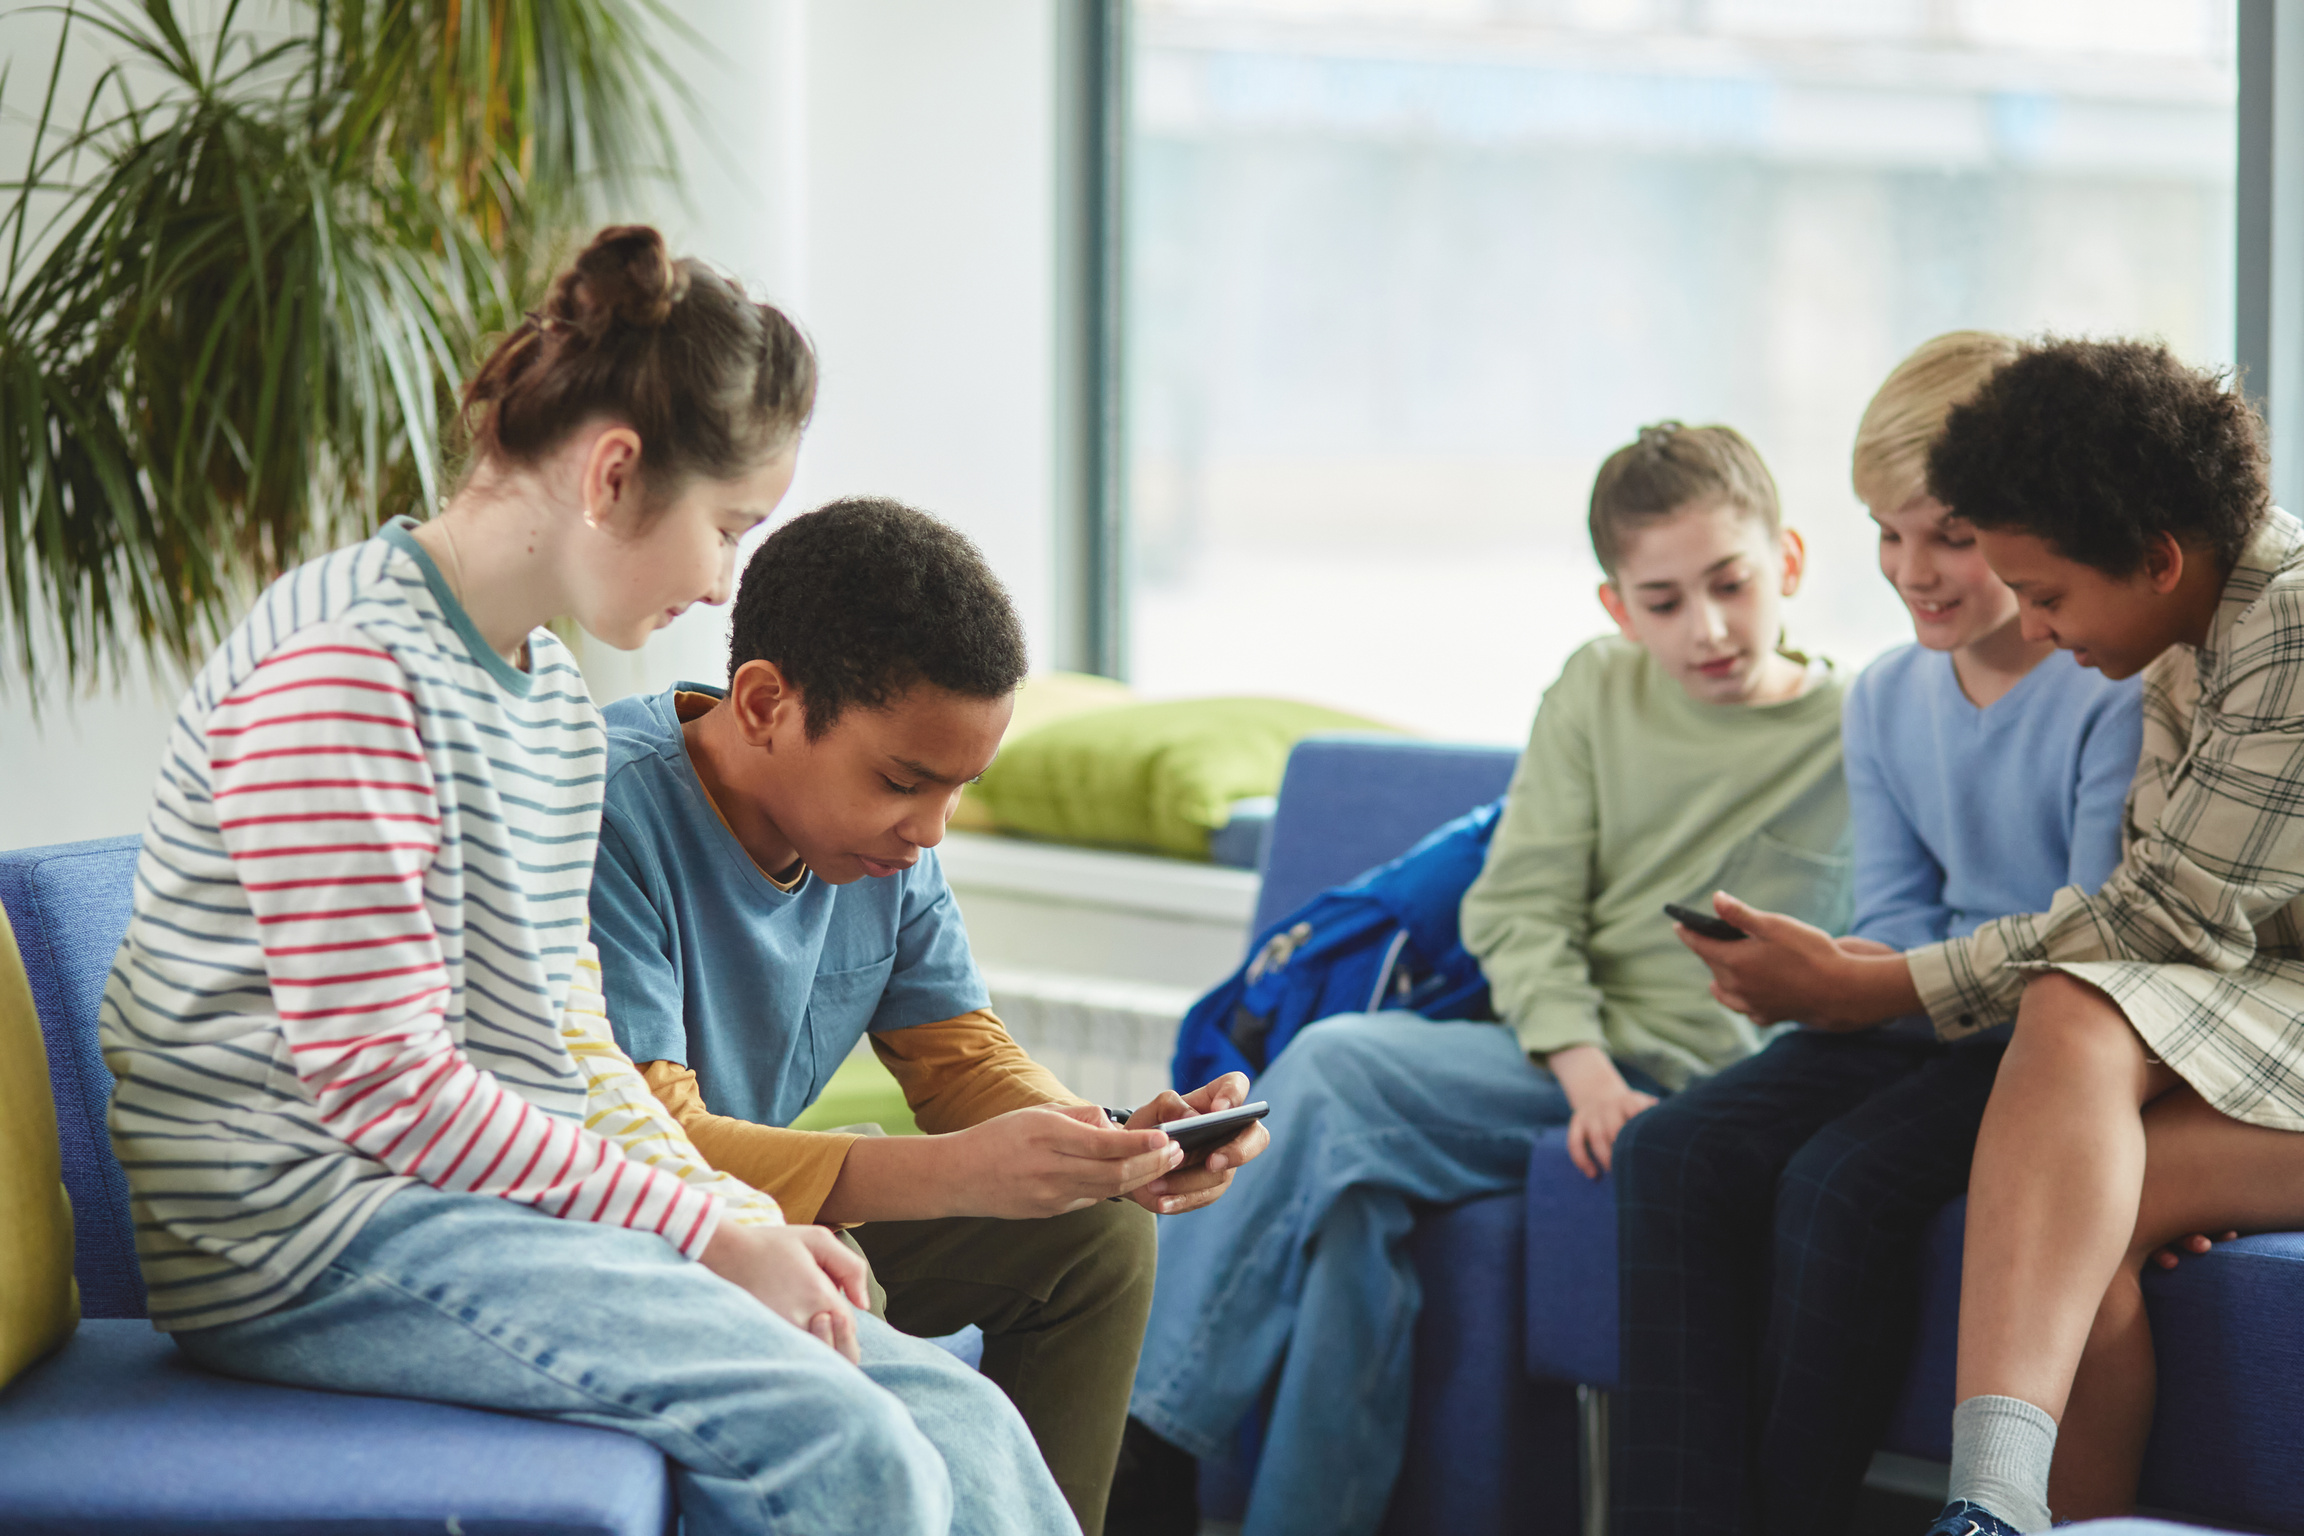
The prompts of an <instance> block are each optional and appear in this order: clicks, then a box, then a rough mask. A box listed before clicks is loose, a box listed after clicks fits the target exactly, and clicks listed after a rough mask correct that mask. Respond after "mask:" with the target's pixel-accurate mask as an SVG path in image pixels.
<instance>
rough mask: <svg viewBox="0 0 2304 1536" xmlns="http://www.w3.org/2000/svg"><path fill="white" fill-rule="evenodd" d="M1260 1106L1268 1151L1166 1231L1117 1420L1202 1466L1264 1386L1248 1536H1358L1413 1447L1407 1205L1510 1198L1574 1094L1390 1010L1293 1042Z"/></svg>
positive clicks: (1644, 1081)
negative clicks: (1265, 1105) (1148, 1316)
mask: <svg viewBox="0 0 2304 1536" xmlns="http://www.w3.org/2000/svg"><path fill="white" fill-rule="evenodd" d="M1626 1076H1627V1078H1628V1079H1630V1080H1631V1081H1632V1082H1633V1083H1634V1084H1635V1085H1636V1086H1638V1087H1641V1088H1643V1089H1647V1090H1649V1091H1651V1092H1653V1091H1655V1088H1654V1084H1653V1083H1652V1082H1651V1081H1650V1080H1649V1079H1648V1078H1647V1077H1646V1075H1645V1074H1642V1073H1640V1072H1638V1071H1637V1070H1636V1069H1628V1070H1627V1071H1626ZM1255 1097H1257V1098H1261V1099H1266V1100H1268V1101H1270V1103H1271V1105H1272V1114H1271V1118H1270V1120H1269V1121H1268V1122H1267V1123H1268V1125H1269V1126H1270V1129H1271V1133H1272V1145H1271V1147H1270V1149H1269V1150H1268V1151H1266V1152H1265V1153H1264V1155H1263V1156H1262V1157H1260V1158H1258V1159H1257V1160H1256V1161H1255V1162H1253V1163H1250V1164H1248V1165H1247V1166H1246V1167H1244V1168H1242V1169H1241V1170H1240V1172H1239V1174H1238V1175H1237V1176H1236V1177H1235V1178H1234V1180H1233V1183H1232V1188H1231V1189H1230V1190H1229V1191H1227V1192H1226V1194H1225V1196H1224V1198H1223V1199H1221V1200H1218V1201H1217V1202H1215V1203H1214V1204H1213V1205H1210V1206H1207V1207H1205V1208H1203V1209H1201V1210H1198V1211H1194V1212H1192V1213H1190V1214H1189V1215H1184V1216H1170V1217H1164V1218H1163V1219H1162V1220H1161V1223H1160V1274H1159V1283H1158V1285H1157V1286H1156V1287H1155V1288H1154V1290H1153V1293H1152V1320H1151V1323H1150V1325H1149V1326H1148V1327H1147V1329H1146V1331H1145V1336H1144V1353H1143V1356H1142V1360H1141V1363H1140V1364H1139V1365H1138V1366H1137V1369H1136V1390H1135V1394H1134V1396H1133V1398H1132V1399H1131V1400H1130V1403H1129V1411H1130V1412H1131V1413H1132V1414H1133V1415H1135V1417H1137V1418H1138V1419H1140V1420H1142V1421H1143V1422H1144V1424H1145V1425H1146V1426H1148V1427H1149V1428H1151V1429H1152V1430H1153V1431H1154V1432H1155V1433H1157V1434H1159V1435H1160V1436H1161V1438H1163V1439H1165V1440H1168V1441H1169V1442H1171V1443H1172V1444H1175V1445H1178V1446H1181V1447H1183V1448H1184V1449H1185V1450H1188V1451H1190V1452H1192V1453H1193V1454H1194V1455H1197V1456H1210V1455H1214V1454H1216V1453H1217V1452H1218V1451H1220V1450H1222V1449H1224V1448H1225V1447H1226V1446H1227V1444H1228V1443H1229V1441H1230V1438H1231V1436H1232V1433H1233V1431H1234V1429H1235V1428H1236V1427H1237V1426H1238V1425H1239V1423H1240V1421H1241V1419H1242V1418H1243V1417H1245V1416H1246V1415H1247V1414H1248V1412H1249V1411H1250V1410H1251V1409H1253V1408H1254V1407H1255V1406H1256V1404H1257V1401H1258V1399H1259V1398H1260V1397H1261V1396H1262V1395H1263V1393H1264V1390H1265V1388H1266V1386H1267V1384H1269V1383H1271V1382H1272V1379H1273V1375H1274V1373H1275V1372H1277V1373H1278V1376H1279V1380H1278V1386H1277V1390H1276V1394H1275V1397H1274V1400H1273V1404H1272V1411H1271V1419H1270V1424H1269V1427H1268V1429H1267V1431H1266V1435H1265V1440H1264V1449H1263V1454H1262V1456H1261V1458H1260V1459H1259V1461H1258V1463H1257V1468H1256V1478H1255V1482H1254V1485H1253V1488H1252V1491H1251V1493H1250V1495H1249V1502H1248V1511H1247V1520H1246V1523H1245V1526H1244V1532H1245V1533H1246V1536H1283V1533H1297V1532H1301V1533H1304V1536H1357V1533H1366V1532H1373V1531H1375V1530H1376V1529H1377V1527H1378V1526H1379V1524H1380V1523H1381V1522H1382V1520H1383V1518H1384V1510H1385V1506H1386V1505H1387V1503H1389V1501H1390V1499H1391V1495H1392V1484H1393V1482H1394V1480H1395V1479H1396V1478H1397V1477H1398V1476H1399V1471H1400V1458H1401V1454H1402V1450H1403V1447H1404V1446H1405V1445H1406V1442H1407V1436H1408V1392H1409V1378H1410V1369H1409V1368H1410V1358H1409V1350H1410V1344H1411V1340H1412V1336H1413V1333H1414V1330H1415V1323H1416V1313H1417V1309H1418V1307H1419V1305H1420V1304H1421V1301H1422V1293H1421V1291H1420V1290H1419V1288H1418V1286H1417V1283H1416V1271H1415V1268H1414V1266H1413V1264H1412V1263H1411V1262H1410V1260H1409V1256H1408V1251H1407V1240H1408V1233H1409V1228H1410V1226H1411V1225H1412V1224H1413V1222H1414V1211H1413V1206H1414V1205H1415V1204H1416V1203H1419V1202H1423V1203H1430V1204H1440V1205H1446V1204H1452V1203H1455V1202H1457V1201H1461V1200H1469V1199H1471V1198H1473V1197H1474V1196H1477V1195H1485V1194H1493V1193H1496V1192H1498V1191H1501V1190H1507V1189H1513V1188H1516V1187H1518V1186H1519V1185H1521V1184H1523V1183H1525V1182H1526V1180H1527V1177H1528V1158H1529V1154H1530V1152H1531V1151H1532V1150H1533V1148H1534V1145H1535V1140H1536V1136H1537V1133H1538V1132H1539V1131H1541V1130H1543V1129H1544V1128H1545V1127H1547V1126H1554V1125H1561V1124H1565V1123H1566V1122H1567V1120H1568V1098H1567V1095H1566V1093H1564V1092H1563V1091H1562V1089H1561V1087H1560V1085H1559V1083H1558V1082H1557V1081H1556V1080H1555V1079H1554V1078H1553V1076H1552V1074H1551V1073H1549V1072H1546V1071H1545V1070H1544V1069H1543V1068H1541V1067H1539V1066H1537V1065H1536V1064H1535V1063H1534V1062H1532V1061H1530V1060H1529V1059H1528V1057H1527V1055H1526V1054H1525V1053H1524V1052H1523V1051H1522V1050H1521V1048H1520V1043H1519V1041H1518V1040H1516V1039H1515V1038H1514V1037H1513V1034H1512V1032H1511V1031H1510V1030H1509V1029H1506V1028H1504V1027H1503V1026H1501V1025H1497V1024H1443V1023H1435V1022H1433V1021H1431V1020H1428V1019H1422V1018H1418V1017H1416V1016H1415V1015H1413V1014H1406V1013H1397V1012H1395V1013H1374V1014H1346V1015H1343V1016H1340V1017H1337V1018H1332V1019H1326V1020H1323V1021H1321V1022H1320V1023H1318V1024H1316V1025H1313V1026H1312V1027H1310V1028H1308V1029H1306V1030H1305V1031H1304V1032H1303V1033H1302V1034H1300V1035H1298V1036H1297V1037H1296V1039H1295V1040H1294V1041H1293V1042H1292V1043H1291V1044H1290V1045H1289V1047H1288V1049H1286V1050H1285V1051H1283V1052H1281V1054H1280V1056H1279V1058H1278V1059H1277V1060H1276V1061H1274V1062H1273V1064H1272V1066H1271V1067H1270V1068H1269V1069H1268V1070H1267V1071H1266V1072H1265V1073H1264V1075H1263V1076H1262V1077H1260V1078H1258V1079H1257V1082H1256V1087H1255Z"/></svg>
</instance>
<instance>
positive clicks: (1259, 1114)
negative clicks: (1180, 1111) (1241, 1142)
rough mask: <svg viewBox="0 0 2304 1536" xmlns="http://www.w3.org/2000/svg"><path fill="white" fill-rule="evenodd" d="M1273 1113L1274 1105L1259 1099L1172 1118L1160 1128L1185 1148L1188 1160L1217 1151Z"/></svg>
mask: <svg viewBox="0 0 2304 1536" xmlns="http://www.w3.org/2000/svg"><path fill="white" fill-rule="evenodd" d="M1271 1112H1272V1106H1271V1105H1269V1104H1267V1103H1265V1102H1264V1101H1263V1100H1262V1099H1258V1100H1257V1101H1256V1102H1255V1103H1253V1104H1241V1105H1237V1106H1235V1107H1233V1108H1231V1109H1219V1110H1217V1111H1216V1112H1215V1113H1213V1114H1207V1115H1186V1116H1185V1117H1184V1118H1183V1119H1181V1120H1170V1121H1169V1122H1167V1123H1166V1124H1165V1125H1162V1126H1160V1127H1159V1129H1160V1130H1163V1131H1165V1132H1167V1133H1168V1137H1169V1139H1170V1140H1172V1141H1174V1142H1175V1143H1176V1145H1178V1146H1180V1147H1182V1148H1183V1149H1184V1156H1185V1158H1186V1160H1187V1161H1189V1160H1191V1159H1193V1158H1197V1157H1201V1156H1205V1155H1206V1154H1207V1153H1210V1152H1213V1151H1215V1150H1216V1149H1217V1148H1218V1147H1220V1146H1222V1145H1224V1143H1226V1142H1228V1141H1230V1140H1231V1139H1232V1138H1233V1137H1235V1136H1237V1135H1239V1134H1240V1131H1241V1128H1242V1127H1244V1126H1248V1125H1253V1124H1254V1123H1255V1122H1257V1121H1259V1120H1261V1119H1263V1118H1264V1117H1265V1116H1266V1115H1268V1114H1270V1113H1271Z"/></svg>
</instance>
